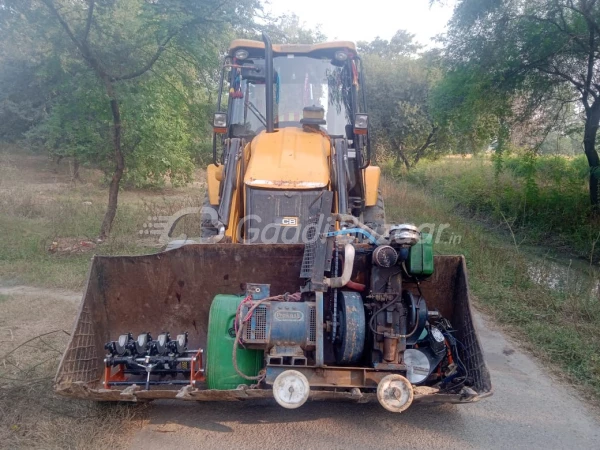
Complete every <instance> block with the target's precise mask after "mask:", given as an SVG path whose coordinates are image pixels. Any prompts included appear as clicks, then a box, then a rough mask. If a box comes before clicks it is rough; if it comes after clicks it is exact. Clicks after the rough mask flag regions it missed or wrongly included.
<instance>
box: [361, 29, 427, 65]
mask: <svg viewBox="0 0 600 450" xmlns="http://www.w3.org/2000/svg"><path fill="white" fill-rule="evenodd" d="M414 38H415V35H414V34H411V33H409V32H408V31H406V30H398V31H396V34H394V36H393V37H392V39H390V40H389V41H387V40H385V39H381V38H380V37H379V36H377V37H376V38H375V39H374V40H373V41H371V42H366V41H359V42H358V43H357V47H358V51H359V53H366V54H369V55H377V56H380V57H382V58H388V59H395V58H398V57H413V56H415V55H416V53H417V52H418V51H419V50H421V49H422V48H423V46H422V45H420V44H418V43H416V42H415V41H414Z"/></svg>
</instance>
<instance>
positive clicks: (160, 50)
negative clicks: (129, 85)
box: [111, 31, 179, 81]
mask: <svg viewBox="0 0 600 450" xmlns="http://www.w3.org/2000/svg"><path fill="white" fill-rule="evenodd" d="M178 33H179V31H176V32H172V33H171V34H169V36H167V37H166V38H165V40H164V41H163V42H161V43H160V45H159V46H158V49H157V50H156V52H155V53H154V55H153V56H152V58H150V60H149V61H148V62H147V63H146V64H145V65H144V66H143V67H141V68H140V69H138V70H136V71H134V72H131V73H129V74H127V75H121V76H119V77H111V81H123V80H131V79H133V78H137V77H139V76H142V75H143V74H145V73H146V72H148V71H149V70H150V69H152V66H154V64H155V63H156V61H158V58H160V55H162V53H163V52H164V51H165V49H166V47H167V45H168V44H169V42H171V39H173V38H174V37H175V36H176V35H177V34H178Z"/></svg>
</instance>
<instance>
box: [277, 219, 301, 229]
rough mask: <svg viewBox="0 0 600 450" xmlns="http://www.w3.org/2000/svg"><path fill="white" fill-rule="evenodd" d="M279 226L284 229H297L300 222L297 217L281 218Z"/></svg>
mask: <svg viewBox="0 0 600 450" xmlns="http://www.w3.org/2000/svg"><path fill="white" fill-rule="evenodd" d="M279 224H280V225H281V226H284V227H297V226H298V225H299V221H298V218H297V217H281V218H280V219H279Z"/></svg>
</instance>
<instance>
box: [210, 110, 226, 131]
mask: <svg viewBox="0 0 600 450" xmlns="http://www.w3.org/2000/svg"><path fill="white" fill-rule="evenodd" d="M213 129H214V131H215V133H226V132H227V114H226V113H215V115H214V117H213Z"/></svg>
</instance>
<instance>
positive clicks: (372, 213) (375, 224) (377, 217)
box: [363, 191, 385, 235]
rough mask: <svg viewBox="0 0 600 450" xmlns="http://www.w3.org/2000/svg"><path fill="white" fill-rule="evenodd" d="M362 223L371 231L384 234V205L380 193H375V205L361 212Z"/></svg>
mask: <svg viewBox="0 0 600 450" xmlns="http://www.w3.org/2000/svg"><path fill="white" fill-rule="evenodd" d="M363 223H364V224H365V225H366V226H368V227H369V228H371V229H372V230H373V231H375V232H377V233H379V234H381V235H383V234H385V205H384V203H383V197H382V196H381V191H378V192H377V203H376V204H375V205H373V206H367V207H366V208H365V210H364V212H363Z"/></svg>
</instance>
